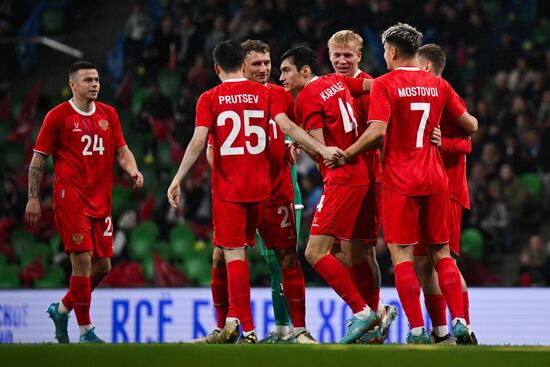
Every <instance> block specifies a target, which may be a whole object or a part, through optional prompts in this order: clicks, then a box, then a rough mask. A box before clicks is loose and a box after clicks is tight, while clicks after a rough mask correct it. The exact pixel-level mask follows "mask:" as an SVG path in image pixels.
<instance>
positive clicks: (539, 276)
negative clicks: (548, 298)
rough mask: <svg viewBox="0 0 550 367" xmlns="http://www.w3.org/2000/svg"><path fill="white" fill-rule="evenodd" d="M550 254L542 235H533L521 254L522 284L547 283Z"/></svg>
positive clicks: (540, 284)
mask: <svg viewBox="0 0 550 367" xmlns="http://www.w3.org/2000/svg"><path fill="white" fill-rule="evenodd" d="M549 261H550V256H549V254H548V249H547V248H546V247H545V246H544V242H543V239H542V236H540V235H539V234H535V235H532V236H531V237H530V238H529V244H528V245H527V246H524V247H523V250H522V251H521V254H520V264H521V266H520V270H519V272H520V280H521V285H523V286H529V285H539V286H542V285H547V284H548V275H549V269H548V265H550V263H549Z"/></svg>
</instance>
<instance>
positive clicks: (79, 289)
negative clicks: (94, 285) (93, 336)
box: [69, 275, 92, 325]
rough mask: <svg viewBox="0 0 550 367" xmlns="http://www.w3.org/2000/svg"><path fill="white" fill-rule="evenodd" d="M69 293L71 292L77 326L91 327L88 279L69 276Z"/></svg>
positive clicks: (90, 296) (90, 294) (90, 295)
mask: <svg viewBox="0 0 550 367" xmlns="http://www.w3.org/2000/svg"><path fill="white" fill-rule="evenodd" d="M69 292H71V297H72V300H73V307H74V313H75V315H76V321H77V323H78V325H91V324H92V322H91V321H90V303H91V300H92V290H91V289H90V277H82V276H76V275H73V276H71V280H70V282H69Z"/></svg>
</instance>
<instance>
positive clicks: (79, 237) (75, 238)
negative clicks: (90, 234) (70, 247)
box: [71, 233, 84, 246]
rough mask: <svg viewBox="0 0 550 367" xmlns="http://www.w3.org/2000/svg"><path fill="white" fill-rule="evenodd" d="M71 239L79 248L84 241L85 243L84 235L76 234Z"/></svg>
mask: <svg viewBox="0 0 550 367" xmlns="http://www.w3.org/2000/svg"><path fill="white" fill-rule="evenodd" d="M71 239H72V240H73V243H74V244H75V245H77V246H79V245H82V241H84V235H83V234H82V233H75V234H73V235H72V236H71Z"/></svg>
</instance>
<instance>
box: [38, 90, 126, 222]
mask: <svg viewBox="0 0 550 367" xmlns="http://www.w3.org/2000/svg"><path fill="white" fill-rule="evenodd" d="M124 146H126V142H125V141H124V136H123V135H122V129H121V127H120V121H119V119H118V116H117V113H116V111H115V109H114V108H113V107H111V106H108V105H106V104H104V103H101V102H97V101H96V102H94V103H93V105H92V110H91V111H90V112H84V111H80V110H79V109H78V108H77V107H76V106H75V105H74V104H73V102H72V100H70V101H68V102H64V103H61V104H60V105H59V106H57V107H55V108H54V109H53V110H51V111H50V112H48V114H47V115H46V117H45V118H44V122H43V123H42V127H41V128H40V132H39V134H38V138H37V140H36V144H35V146H34V151H35V152H38V153H43V154H46V155H49V154H52V157H53V160H54V186H53V194H54V196H53V197H54V206H65V207H71V208H77V209H79V210H83V211H84V213H85V215H87V216H90V217H97V218H104V217H107V216H109V215H110V214H111V200H112V182H113V162H114V159H115V152H116V150H118V149H120V148H122V147H124Z"/></svg>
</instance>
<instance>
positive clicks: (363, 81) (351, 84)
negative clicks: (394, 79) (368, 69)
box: [344, 76, 374, 97]
mask: <svg viewBox="0 0 550 367" xmlns="http://www.w3.org/2000/svg"><path fill="white" fill-rule="evenodd" d="M373 80H374V79H367V78H352V77H350V76H344V81H345V83H346V85H347V87H348V88H349V91H350V93H351V95H352V96H353V97H360V96H361V95H362V94H369V93H370V88H371V86H372V81H373Z"/></svg>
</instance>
